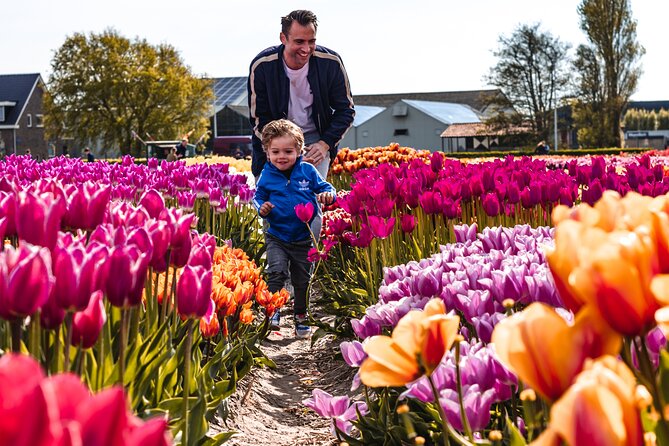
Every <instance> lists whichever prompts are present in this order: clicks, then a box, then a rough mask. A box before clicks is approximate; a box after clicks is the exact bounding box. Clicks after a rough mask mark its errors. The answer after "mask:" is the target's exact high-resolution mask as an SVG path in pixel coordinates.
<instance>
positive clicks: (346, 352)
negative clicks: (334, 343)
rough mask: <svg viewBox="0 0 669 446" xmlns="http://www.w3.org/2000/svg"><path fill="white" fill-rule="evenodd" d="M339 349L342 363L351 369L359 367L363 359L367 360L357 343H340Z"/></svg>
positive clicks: (359, 344)
mask: <svg viewBox="0 0 669 446" xmlns="http://www.w3.org/2000/svg"><path fill="white" fill-rule="evenodd" d="M339 348H340V349H341V354H342V356H343V358H344V361H345V362H346V364H348V365H350V366H351V367H360V365H362V362H363V361H364V360H365V358H367V353H365V350H364V349H363V347H362V344H361V343H360V342H359V341H352V342H348V341H345V342H342V343H341V344H340V345H339Z"/></svg>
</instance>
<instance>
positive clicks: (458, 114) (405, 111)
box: [342, 99, 481, 151]
mask: <svg viewBox="0 0 669 446" xmlns="http://www.w3.org/2000/svg"><path fill="white" fill-rule="evenodd" d="M472 122H481V119H480V116H479V113H477V112H476V111H475V110H474V109H472V108H471V107H469V106H467V105H463V104H453V103H449V102H433V101H420V100H411V99H401V100H399V101H397V102H395V103H394V104H392V105H391V106H389V107H387V108H385V109H384V110H383V111H381V112H379V113H377V114H376V115H374V116H373V117H371V118H370V119H368V120H366V121H365V122H363V123H362V124H360V125H359V126H357V127H355V131H356V132H357V144H356V145H355V147H351V148H360V147H377V146H387V145H388V144H389V143H391V142H396V143H399V144H400V145H402V146H408V147H413V148H416V149H428V150H432V151H438V150H441V134H442V133H443V131H444V129H445V128H447V127H448V126H450V125H451V124H454V123H472ZM349 131H350V130H349ZM342 147H343V146H342Z"/></svg>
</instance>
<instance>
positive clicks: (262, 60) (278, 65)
mask: <svg viewBox="0 0 669 446" xmlns="http://www.w3.org/2000/svg"><path fill="white" fill-rule="evenodd" d="M317 28H318V22H317V19H316V15H315V14H314V13H313V12H311V11H306V10H297V11H293V12H291V13H290V14H288V15H287V16H285V17H282V18H281V33H280V34H279V39H280V40H281V45H278V46H273V47H271V48H267V49H266V50H264V51H262V52H261V53H260V54H258V55H257V56H256V57H255V58H254V59H253V61H252V62H251V68H250V71H249V79H248V98H249V114H250V120H251V126H252V127H253V138H252V139H253V160H252V165H251V170H252V172H253V175H254V176H256V177H258V175H259V174H260V171H261V170H262V169H263V166H264V165H265V162H266V161H267V158H266V155H265V153H264V152H263V148H262V143H261V141H260V136H261V134H262V130H263V127H264V126H265V125H266V124H267V123H268V122H270V121H273V120H275V119H288V120H290V121H292V122H293V123H295V124H297V125H298V126H299V127H300V128H301V129H302V132H303V133H304V143H305V155H304V161H306V162H308V163H311V164H313V165H314V166H315V167H316V169H317V170H318V172H319V173H320V174H321V176H322V177H323V178H326V177H327V173H328V169H329V167H330V163H331V161H333V160H334V157H335V156H336V155H337V145H338V144H339V141H340V140H341V139H342V137H343V136H344V134H345V133H346V130H348V128H349V127H350V126H351V124H352V123H353V117H354V115H355V111H354V109H353V98H352V97H351V89H350V86H349V82H348V76H347V75H346V70H345V69H344V63H343V62H342V60H341V58H340V57H339V55H338V54H337V53H335V52H334V51H332V50H330V49H328V48H325V47H322V46H319V45H316V30H317ZM319 229H320V228H319Z"/></svg>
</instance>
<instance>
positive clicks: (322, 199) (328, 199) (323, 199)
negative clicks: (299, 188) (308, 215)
mask: <svg viewBox="0 0 669 446" xmlns="http://www.w3.org/2000/svg"><path fill="white" fill-rule="evenodd" d="M334 198H335V194H333V193H332V192H323V193H322V194H318V202H319V203H322V204H324V205H326V206H327V205H329V204H332V202H333V201H334Z"/></svg>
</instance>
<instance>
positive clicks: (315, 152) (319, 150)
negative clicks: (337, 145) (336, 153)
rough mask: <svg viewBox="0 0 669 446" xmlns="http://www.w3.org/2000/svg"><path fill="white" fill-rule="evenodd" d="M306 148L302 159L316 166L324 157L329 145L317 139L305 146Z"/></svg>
mask: <svg viewBox="0 0 669 446" xmlns="http://www.w3.org/2000/svg"><path fill="white" fill-rule="evenodd" d="M306 149H307V153H306V155H304V161H306V162H307V163H311V164H313V165H314V166H318V165H319V164H320V163H321V162H322V161H323V160H324V159H325V156H326V155H327V154H328V151H329V150H330V146H328V145H327V143H326V142H324V141H318V142H315V143H313V144H312V145H310V146H307V148H306Z"/></svg>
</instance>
